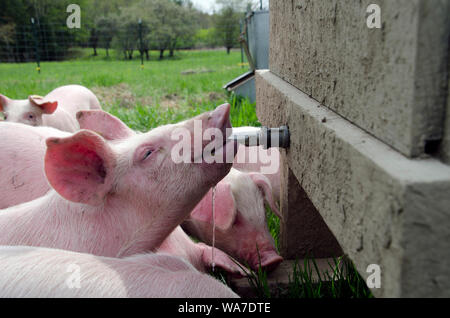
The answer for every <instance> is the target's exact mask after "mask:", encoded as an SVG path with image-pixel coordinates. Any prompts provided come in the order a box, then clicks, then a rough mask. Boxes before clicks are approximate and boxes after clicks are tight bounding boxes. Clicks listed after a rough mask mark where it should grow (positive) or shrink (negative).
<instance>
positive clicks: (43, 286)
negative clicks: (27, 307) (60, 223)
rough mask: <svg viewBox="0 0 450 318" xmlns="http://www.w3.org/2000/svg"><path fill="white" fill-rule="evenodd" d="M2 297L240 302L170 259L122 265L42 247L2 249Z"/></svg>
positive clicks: (136, 259)
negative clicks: (194, 299) (138, 298)
mask: <svg viewBox="0 0 450 318" xmlns="http://www.w3.org/2000/svg"><path fill="white" fill-rule="evenodd" d="M0 297H1V298H5V297H14V298H22V297H47V298H49V297H51V298H54V297H58V298H59V297H71V298H73V297H82V298H87V297H89V298H91V297H108V298H111V297H114V298H116V297H176V298H178V297H182V298H188V297H189V298H190V297H196V298H206V297H214V298H236V297H238V296H237V295H236V294H235V293H234V292H233V291H232V290H231V289H230V288H228V287H227V286H225V285H224V284H222V283H221V282H219V281H218V280H216V279H214V278H213V277H211V276H209V275H206V274H202V273H199V272H198V271H196V270H195V269H194V268H193V267H192V265H190V264H188V263H187V262H186V261H183V260H182V259H180V258H177V257H174V256H171V255H167V254H153V253H151V254H140V255H134V256H129V257H126V258H121V259H119V258H111V257H101V256H94V255H91V254H83V253H75V252H71V251H64V250H58V249H49V248H43V247H28V246H2V247H0Z"/></svg>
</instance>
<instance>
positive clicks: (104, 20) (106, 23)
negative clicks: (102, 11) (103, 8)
mask: <svg viewBox="0 0 450 318" xmlns="http://www.w3.org/2000/svg"><path fill="white" fill-rule="evenodd" d="M96 25H97V30H98V37H99V45H100V46H101V47H103V48H105V50H106V56H109V48H110V47H111V41H112V39H113V36H114V34H115V33H116V32H117V20H116V19H114V17H113V16H112V15H109V16H103V17H101V18H99V19H98V20H97V23H96Z"/></svg>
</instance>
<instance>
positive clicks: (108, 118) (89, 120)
mask: <svg viewBox="0 0 450 318" xmlns="http://www.w3.org/2000/svg"><path fill="white" fill-rule="evenodd" d="M77 120H78V123H79V124H80V128H81V129H89V130H92V131H95V132H97V133H99V134H100V135H102V136H103V138H105V139H107V140H114V139H124V138H128V137H130V136H134V135H135V134H136V133H135V132H134V131H133V130H131V129H130V128H128V126H127V125H125V124H124V123H123V122H122V121H121V120H120V119H119V118H117V117H116V116H113V115H111V114H109V113H107V112H104V111H103V110H81V111H79V112H78V113H77Z"/></svg>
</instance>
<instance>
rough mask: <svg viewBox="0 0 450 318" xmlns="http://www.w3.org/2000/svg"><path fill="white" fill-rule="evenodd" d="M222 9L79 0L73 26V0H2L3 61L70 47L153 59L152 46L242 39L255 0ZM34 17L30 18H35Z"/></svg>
mask: <svg viewBox="0 0 450 318" xmlns="http://www.w3.org/2000/svg"><path fill="white" fill-rule="evenodd" d="M216 1H217V3H218V4H220V6H221V9H220V10H219V11H217V12H215V13H213V14H207V13H204V12H201V11H199V10H197V9H196V8H194V6H193V5H192V2H191V1H190V0H78V1H77V4H78V5H79V6H80V8H81V28H79V29H69V28H68V27H67V26H66V19H67V17H68V16H69V14H70V13H68V12H66V8H67V6H68V5H69V4H70V3H73V0H56V1H55V0H2V3H3V5H2V10H1V11H0V61H8V62H25V61H31V60H34V59H35V58H36V54H39V56H40V59H41V60H50V61H51V60H61V59H66V58H68V57H70V48H72V47H90V48H92V54H93V55H97V54H98V49H99V48H103V49H105V52H106V55H107V56H109V55H110V52H111V51H112V50H113V51H114V52H115V55H116V57H118V58H123V59H132V58H133V57H135V55H136V54H135V53H136V52H138V53H140V54H142V55H143V56H144V57H145V58H147V59H149V55H150V54H149V52H150V50H157V51H159V58H160V59H162V58H164V56H165V55H164V54H165V52H168V55H169V56H173V55H174V52H175V51H176V50H177V49H189V48H198V47H225V48H226V49H227V51H228V52H229V50H230V49H231V48H233V47H237V46H238V45H239V42H238V37H239V32H240V20H241V19H242V18H243V17H244V12H245V10H249V9H251V2H252V1H248V2H245V1H238V0H216ZM32 19H33V21H34V23H31V21H32Z"/></svg>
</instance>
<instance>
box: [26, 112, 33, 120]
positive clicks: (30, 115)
mask: <svg viewBox="0 0 450 318" xmlns="http://www.w3.org/2000/svg"><path fill="white" fill-rule="evenodd" d="M35 117H36V116H35V115H34V114H33V113H28V114H26V115H25V118H27V119H34V118H35Z"/></svg>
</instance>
